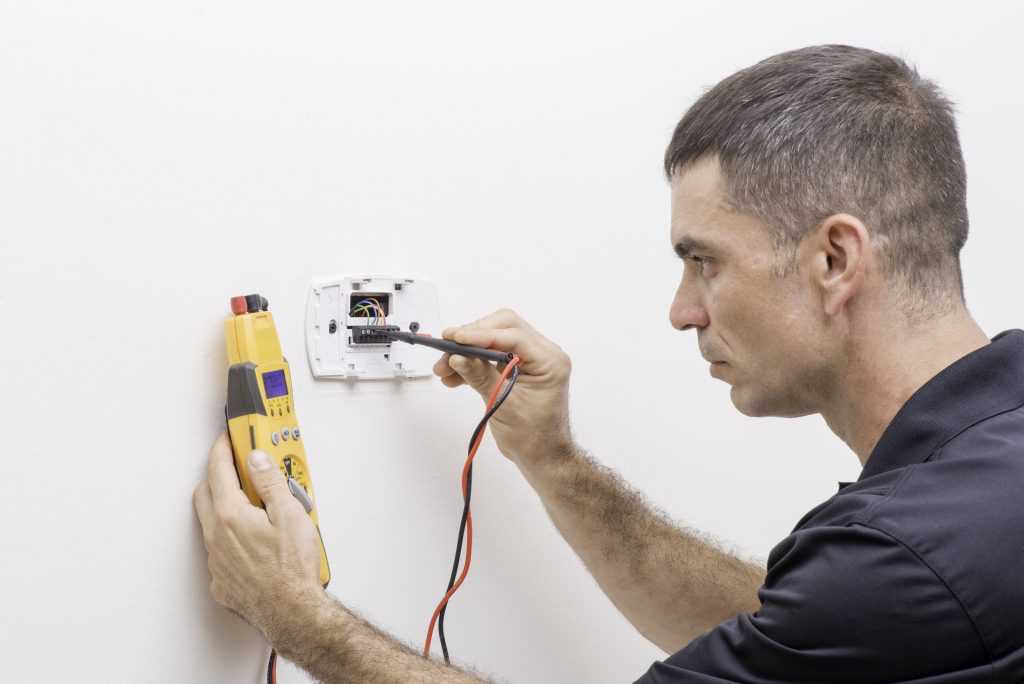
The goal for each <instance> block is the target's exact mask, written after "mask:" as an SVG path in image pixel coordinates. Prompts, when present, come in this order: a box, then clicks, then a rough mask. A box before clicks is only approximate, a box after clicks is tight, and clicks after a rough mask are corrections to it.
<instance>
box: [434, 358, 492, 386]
mask: <svg viewBox="0 0 1024 684" xmlns="http://www.w3.org/2000/svg"><path fill="white" fill-rule="evenodd" d="M448 365H449V366H451V367H452V368H453V369H454V370H455V371H456V372H457V373H458V377H459V379H460V384H461V382H462V381H465V382H466V384H468V385H469V386H470V387H472V388H473V389H475V390H476V391H477V392H479V393H480V394H483V395H487V394H488V393H489V392H490V391H491V390H492V389H494V384H495V383H496V382H498V378H499V377H501V375H500V373H498V371H497V369H496V368H495V367H494V366H493V365H491V363H489V362H487V361H484V360H483V359H474V358H470V357H466V356H459V355H458V354H454V355H452V357H451V358H450V359H448ZM446 379H447V378H444V379H442V382H443V381H444V380H446ZM445 384H448V383H445Z"/></svg>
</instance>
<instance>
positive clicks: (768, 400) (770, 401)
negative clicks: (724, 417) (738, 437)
mask: <svg viewBox="0 0 1024 684" xmlns="http://www.w3.org/2000/svg"><path fill="white" fill-rule="evenodd" d="M729 398H730V399H731V400H732V405H733V406H735V407H736V410H737V411H739V412H740V413H742V414H743V415H745V416H749V417H751V418H800V417H801V416H809V415H811V414H812V413H816V411H815V410H814V409H812V408H807V407H806V406H797V405H796V404H794V403H793V402H792V401H786V400H785V399H782V398H779V397H771V396H765V395H764V394H758V393H757V392H753V391H751V389H750V388H749V387H741V386H738V385H732V387H731V389H730V390H729Z"/></svg>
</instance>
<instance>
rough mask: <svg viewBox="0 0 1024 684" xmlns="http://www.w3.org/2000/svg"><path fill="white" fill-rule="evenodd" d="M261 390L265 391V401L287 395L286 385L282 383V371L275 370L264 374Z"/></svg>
mask: <svg viewBox="0 0 1024 684" xmlns="http://www.w3.org/2000/svg"><path fill="white" fill-rule="evenodd" d="M263 389H265V390H266V391H267V399H273V398H274V397H283V396H284V395H286V394H288V384H287V383H286V382H285V381H284V371H283V370H276V371H270V372H269V373H264V374H263Z"/></svg>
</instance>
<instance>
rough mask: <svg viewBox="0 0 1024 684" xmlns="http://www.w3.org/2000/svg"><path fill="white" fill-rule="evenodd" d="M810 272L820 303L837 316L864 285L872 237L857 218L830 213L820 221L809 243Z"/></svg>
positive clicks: (829, 313) (826, 310)
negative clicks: (819, 295)
mask: <svg viewBox="0 0 1024 684" xmlns="http://www.w3.org/2000/svg"><path fill="white" fill-rule="evenodd" d="M811 249H812V250H813V251H812V262H811V263H812V264H813V266H812V271H811V275H812V277H813V278H814V282H815V285H817V287H818V289H819V291H820V293H821V303H822V306H823V308H824V310H825V313H827V314H828V315H830V316H835V315H837V314H838V313H839V312H840V311H842V310H843V307H844V306H846V303H847V302H848V301H849V300H850V299H851V298H852V297H853V296H854V295H855V294H857V291H858V290H859V289H860V287H861V284H862V283H863V282H864V274H865V271H866V269H867V262H868V258H869V253H870V250H871V237H870V235H869V234H868V230H867V228H865V227H864V224H863V223H862V222H861V220H860V219H858V218H857V217H856V216H851V215H850V214H833V215H832V216H829V217H828V218H827V219H825V220H824V221H822V222H821V224H820V225H819V226H818V229H817V230H816V231H815V233H814V235H813V239H812V241H811Z"/></svg>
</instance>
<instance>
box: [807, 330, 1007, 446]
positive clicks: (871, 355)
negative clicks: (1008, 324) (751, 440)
mask: <svg viewBox="0 0 1024 684" xmlns="http://www.w3.org/2000/svg"><path fill="white" fill-rule="evenodd" d="M877 332H878V334H873V335H870V336H864V337H863V338H862V339H863V340H868V341H867V342H866V343H862V344H855V345H854V348H853V350H852V354H851V358H850V359H849V361H850V363H849V364H848V365H846V366H845V367H844V368H842V369H841V370H840V371H839V372H838V373H837V379H838V382H837V383H836V388H837V389H838V390H839V391H837V392H835V393H834V394H833V396H832V397H831V401H830V404H829V405H828V406H827V407H825V408H824V409H823V410H822V411H821V415H822V417H823V418H824V419H825V423H826V424H827V425H828V426H829V428H830V429H831V430H832V432H834V433H835V434H836V435H837V436H838V437H839V438H840V439H842V440H843V441H844V442H846V444H847V446H849V447H850V449H852V450H853V452H854V453H855V454H857V458H859V459H860V463H861V465H862V466H863V465H864V464H865V463H867V460H868V457H869V456H871V451H872V450H873V449H874V448H875V444H877V443H878V440H879V439H880V438H881V436H882V433H883V432H884V431H885V428H886V427H888V425H889V423H890V422H891V421H892V419H893V417H894V416H895V415H896V412H897V411H899V410H900V407H902V406H903V404H905V403H906V401H907V399H909V398H910V396H911V395H912V394H913V393H914V392H916V391H917V390H918V389H920V388H921V387H922V386H923V385H924V384H925V383H927V382H928V381H929V380H931V379H932V378H933V377H935V376H936V375H937V374H938V373H939V372H940V371H942V370H943V369H944V368H946V367H948V366H949V365H951V364H952V363H953V362H955V361H957V360H958V359H961V358H963V357H964V356H967V355H968V354H970V353H971V352H973V351H975V350H976V349H980V348H981V347H984V346H985V345H986V344H988V343H989V339H988V337H987V336H986V335H985V333H984V332H983V331H982V330H981V328H980V327H979V326H978V324H977V323H975V322H974V320H973V319H972V318H971V317H970V315H969V314H968V313H967V312H966V311H962V312H960V313H959V314H957V315H955V316H950V317H948V318H944V319H942V320H941V321H935V322H931V323H929V324H928V325H927V326H926V327H923V328H922V327H919V328H910V327H907V328H903V329H898V330H893V329H892V328H891V327H890V328H887V329H886V330H885V331H877Z"/></svg>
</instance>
